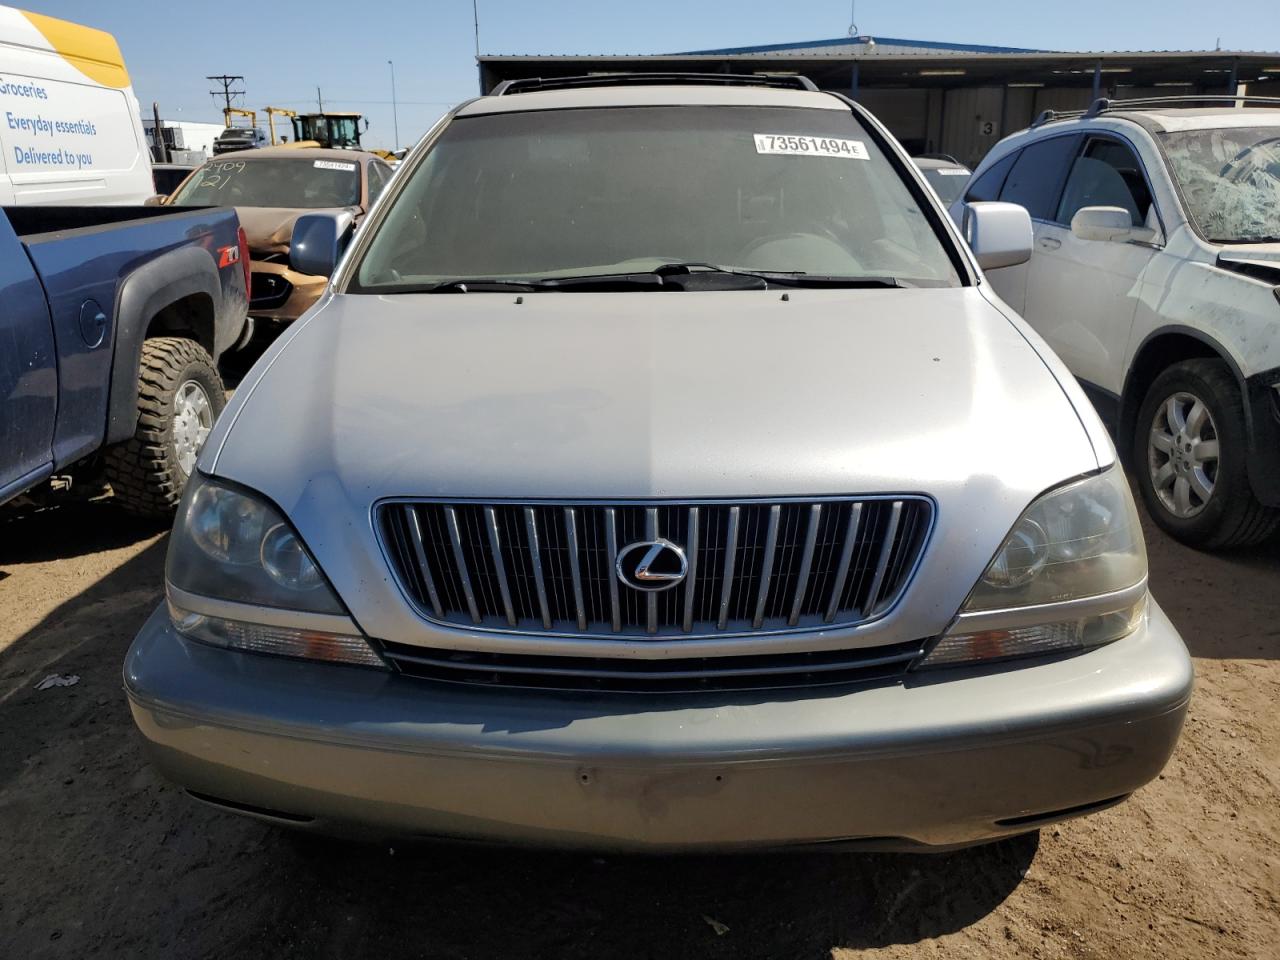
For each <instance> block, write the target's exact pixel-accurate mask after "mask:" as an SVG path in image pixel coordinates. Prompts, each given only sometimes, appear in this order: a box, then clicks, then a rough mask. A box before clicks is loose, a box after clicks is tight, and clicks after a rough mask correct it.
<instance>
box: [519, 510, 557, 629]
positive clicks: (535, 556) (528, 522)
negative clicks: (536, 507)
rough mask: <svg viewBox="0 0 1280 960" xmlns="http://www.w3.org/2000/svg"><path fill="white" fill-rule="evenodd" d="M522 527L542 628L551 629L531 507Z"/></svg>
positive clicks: (535, 518)
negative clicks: (526, 539)
mask: <svg viewBox="0 0 1280 960" xmlns="http://www.w3.org/2000/svg"><path fill="white" fill-rule="evenodd" d="M524 525H525V529H526V530H527V531H528V535H529V559H530V560H532V561H533V579H534V582H535V583H536V584H537V589H538V609H539V611H540V612H541V614H542V627H543V629H544V630H550V629H551V608H550V606H549V605H548V604H547V581H546V578H545V577H543V575H542V550H541V548H540V547H539V544H538V515H537V514H536V513H534V511H533V507H525V510H524Z"/></svg>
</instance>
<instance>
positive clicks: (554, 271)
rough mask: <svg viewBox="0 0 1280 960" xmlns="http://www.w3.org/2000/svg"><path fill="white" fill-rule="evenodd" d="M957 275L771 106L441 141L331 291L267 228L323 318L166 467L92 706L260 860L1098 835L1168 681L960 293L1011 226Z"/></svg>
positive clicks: (402, 175)
mask: <svg viewBox="0 0 1280 960" xmlns="http://www.w3.org/2000/svg"><path fill="white" fill-rule="evenodd" d="M967 230H968V231H969V237H968V239H969V241H970V242H969V245H968V246H966V244H965V243H964V242H963V240H962V239H961V237H960V236H959V234H958V233H957V231H956V230H955V228H954V227H953V225H952V223H951V221H950V220H949V218H948V217H947V216H946V213H945V211H944V210H943V209H942V208H941V207H940V205H939V204H938V201H937V200H936V198H935V196H934V194H933V193H932V191H930V190H929V189H928V188H927V186H926V183H925V181H924V180H923V179H922V177H921V175H920V173H919V172H918V171H917V170H916V169H915V167H914V166H913V165H912V163H911V161H910V159H909V158H908V156H907V155H906V154H905V153H904V152H903V151H902V149H901V147H900V146H899V145H898V144H897V143H896V142H895V141H894V140H893V139H892V137H891V136H890V135H889V134H888V133H887V132H886V130H885V128H884V127H883V126H881V124H880V123H878V122H877V121H876V120H875V118H874V117H872V116H871V115H870V114H868V113H867V112H866V111H865V110H864V109H863V108H861V107H860V106H858V105H857V104H854V103H852V102H850V101H849V100H847V99H845V98H843V97H841V96H838V95H835V94H830V93H821V92H818V91H817V90H815V89H814V88H813V87H812V85H810V84H808V82H807V81H803V80H801V79H799V78H762V77H729V76H722V75H717V76H714V77H688V78H682V77H662V78H658V79H657V82H655V80H654V78H629V77H619V76H614V77H590V78H578V79H574V80H555V81H519V82H516V83H513V84H511V85H508V86H505V87H503V88H501V89H500V90H498V91H496V92H495V94H494V95H492V96H487V97H482V98H480V99H477V100H473V101H471V102H469V103H466V104H464V105H462V106H461V107H459V108H457V109H456V110H454V111H453V112H452V113H450V114H449V115H448V116H447V117H445V118H444V119H443V120H442V121H441V122H440V124H439V125H438V126H437V127H435V128H434V129H433V130H432V131H431V132H430V134H429V135H428V136H427V137H426V139H425V140H424V141H423V142H422V143H421V144H420V145H419V146H418V147H417V148H416V149H415V150H414V151H413V153H412V154H411V155H410V156H409V157H408V158H407V159H406V160H405V162H404V164H403V167H402V169H401V171H400V172H399V174H398V175H397V176H396V178H395V179H394V181H393V182H392V184H391V185H390V186H389V187H388V189H387V191H386V193H385V194H384V195H383V196H382V198H381V199H380V200H379V202H378V204H377V205H376V206H375V208H374V209H373V211H372V212H371V213H370V215H369V218H368V220H367V221H366V223H365V224H364V226H363V227H362V229H361V230H360V232H359V234H358V235H357V236H356V237H355V238H354V239H352V240H351V241H350V243H348V242H347V241H348V238H347V236H346V235H345V233H344V232H343V230H342V225H341V223H340V222H339V221H336V220H334V219H333V218H331V217H329V218H327V217H326V216H324V215H311V216H308V217H304V218H302V219H301V220H300V221H299V222H298V225H297V227H296V232H295V236H294V243H293V244H292V252H291V256H292V257H293V259H294V263H295V266H296V267H297V269H299V270H301V271H302V272H305V273H326V274H328V273H331V274H332V280H331V283H330V287H329V289H328V290H327V292H326V293H325V294H324V296H323V297H322V298H321V300H320V302H319V303H318V304H317V305H316V306H315V307H314V308H313V309H312V310H311V311H310V312H309V313H308V314H307V315H306V316H304V317H303V318H302V319H301V320H300V321H299V322H298V323H296V324H295V325H294V326H293V327H292V328H291V329H289V330H288V331H286V333H285V334H284V335H283V336H282V337H281V338H280V339H279V340H277V341H276V343H275V344H274V345H273V346H272V348H271V349H270V351H269V352H268V353H267V355H266V356H264V357H263V359H262V360H261V361H260V362H259V363H258V364H257V365H256V366H255V367H254V369H253V370H252V371H251V372H250V374H249V375H248V377H247V378H246V380H245V381H244V383H243V385H242V386H241V388H240V390H238V391H237V393H236V396H235V399H234V400H233V401H232V403H231V404H230V406H229V407H228V409H227V412H226V414H225V415H224V416H223V417H222V419H221V420H220V421H219V423H218V425H217V427H216V428H215V431H214V433H213V435H212V436H211V438H210V440H209V442H208V443H207V444H206V446H205V448H204V450H203V452H202V454H201V457H200V460H199V463H198V468H199V473H198V476H196V477H193V479H192V482H191V484H190V485H189V487H188V489H187V492H186V494H185V496H184V499H183V502H182V504H181V507H180V510H179V516H178V519H177V521H176V524H175V527H174V531H173V536H172V539H171V541H170V547H169V558H168V565H167V570H166V580H167V582H166V590H167V603H166V604H165V605H164V607H163V608H161V609H159V610H157V611H156V613H155V614H154V616H152V617H151V619H150V620H149V621H148V622H147V623H146V625H145V626H144V627H143V629H142V631H141V633H140V634H139V635H138V637H137V639H136V641H135V642H134V645H133V647H132V649H131V650H130V652H129V655H128V660H127V662H126V665H125V683H126V686H127V689H128V694H129V699H130V702H131V705H132V708H133V713H134V718H135V720H136V722H137V725H138V728H139V729H140V731H141V732H142V734H143V736H144V737H145V739H146V741H147V744H148V746H149V748H150V754H151V756H152V758H153V760H154V762H155V764H156V765H157V766H158V767H159V769H160V770H161V771H162V772H163V773H164V774H165V775H167V776H168V777H169V778H171V779H172V780H174V781H176V782H177V783H179V784H181V785H182V786H184V787H185V788H186V789H187V790H189V791H190V792H191V794H192V795H194V796H196V797H198V798H200V799H201V800H204V801H205V802H208V803H210V804H214V805H216V806H218V807H220V808H223V809H227V810H232V811H237V812H240V813H243V814H246V815H250V816H255V817H259V818H262V819H266V820H270V821H274V822H277V823H281V824H287V825H290V826H293V827H297V828H302V829H314V830H325V831H356V832H361V831H365V832H372V833H375V834H382V835H387V834H391V835H394V834H413V835H433V836H448V837H465V838H485V839H492V840H505V841H521V842H537V843H545V844H552V845H557V846H566V847H568V846H579V847H598V848H599V847H605V848H621V849H691V848H731V847H753V846H757V847H758V846H784V845H795V844H814V843H824V844H830V843H844V844H848V845H850V846H854V847H859V846H861V847H878V848H884V847H893V848H910V849H942V848H947V847H952V846H956V845H963V844H971V843H978V842H983V841H987V840H992V839H996V838H999V837H1003V836H1007V835H1010V834H1014V833H1019V832H1024V831H1027V830H1031V829H1034V828H1036V827H1038V826H1040V825H1041V824H1044V823H1048V822H1052V821H1057V820H1061V819H1065V818H1067V817H1071V816H1077V815H1080V814H1083V813H1088V812H1091V811H1094V810H1098V809H1101V808H1103V807H1106V806H1108V805H1110V804H1113V803H1116V802H1118V801H1119V800H1121V799H1123V798H1124V797H1126V796H1127V795H1129V794H1130V793H1131V792H1133V791H1134V790H1136V789H1137V788H1139V787H1140V786H1142V785H1143V784H1144V783H1146V782H1147V781H1148V780H1150V779H1152V778H1153V777H1155V776H1156V774H1157V773H1158V772H1159V770H1160V769H1161V768H1162V766H1163V765H1164V763H1165V761H1166V760H1167V759H1168V757H1169V755H1170V752H1171V751H1172V749H1173V747H1174V743H1175V741H1176V740H1177V737H1178V733H1179V731H1180V729H1181V726H1182V720H1183V715H1184V713H1185V710H1186V706H1187V701H1188V697H1189V695H1190V690H1191V683H1192V673H1191V665H1190V661H1189V658H1188V656H1187V652H1186V649H1185V647H1184V646H1183V644H1182V641H1181V639H1180V638H1179V636H1178V634H1177V633H1176V632H1175V630H1174V628H1173V627H1172V626H1171V625H1170V623H1169V621H1168V620H1167V619H1166V618H1165V616H1164V614H1163V613H1162V612H1161V611H1160V609H1159V608H1158V607H1157V606H1156V604H1155V603H1154V602H1153V601H1152V600H1151V599H1150V597H1149V596H1148V592H1147V562H1146V553H1145V548H1144V546H1143V540H1142V534H1141V530H1140V528H1139V524H1138V520H1137V517H1136V516H1135V512H1134V504H1133V500H1132V498H1131V496H1130V493H1129V489H1128V487H1127V485H1126V483H1125V479H1124V476H1123V474H1122V473H1121V471H1120V469H1119V467H1118V466H1117V465H1116V458H1115V452H1114V450H1113V448H1112V446H1111V443H1110V441H1109V439H1108V438H1107V434H1106V432H1105V431H1104V429H1103V427H1102V425H1101V424H1100V422H1099V421H1098V419H1097V417H1096V415H1095V414H1094V413H1093V411H1092V409H1091V408H1090V406H1089V403H1088V400H1087V399H1086V398H1085V397H1084V396H1083V394H1082V393H1081V392H1080V390H1079V388H1078V387H1077V385H1076V384H1075V381H1074V380H1073V379H1072V377H1071V376H1070V374H1069V373H1068V372H1067V370H1066V368H1065V367H1063V365H1062V364H1061V362H1060V361H1059V360H1058V359H1057V358H1056V357H1055V356H1054V355H1053V354H1052V353H1051V352H1050V351H1049V350H1048V349H1047V348H1046V346H1045V345H1044V343H1043V341H1041V340H1040V339H1039V338H1038V337H1037V336H1036V335H1035V334H1034V333H1033V332H1032V331H1031V330H1030V329H1029V328H1028V327H1027V326H1026V325H1025V324H1024V323H1023V322H1022V321H1021V320H1020V319H1019V318H1018V317H1017V316H1016V315H1015V314H1014V313H1013V312H1012V311H1011V310H1010V309H1009V308H1008V307H1007V306H1006V305H1005V304H1004V303H1003V302H1002V301H1000V300H999V299H998V298H997V297H996V296H995V295H994V294H993V293H992V291H991V289H990V287H989V285H988V284H987V283H986V282H985V280H984V278H983V275H982V268H983V267H990V266H998V265H1004V264H1010V263H1015V262H1018V261H1019V260H1025V259H1026V258H1027V256H1028V255H1029V251H1030V234H1031V228H1030V222H1029V220H1028V217H1027V214H1026V212H1025V210H1023V209H1021V208H1018V207H1015V206H1011V205H1008V204H1000V203H989V204H975V205H974V207H973V209H972V210H971V211H970V216H969V217H968V219H967ZM344 246H346V247H348V249H346V250H345V253H342V250H343V247H344ZM340 253H342V255H341V257H340V258H339V254H340ZM339 259H340V262H338V261H339Z"/></svg>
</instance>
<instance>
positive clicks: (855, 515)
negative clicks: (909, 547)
mask: <svg viewBox="0 0 1280 960" xmlns="http://www.w3.org/2000/svg"><path fill="white" fill-rule="evenodd" d="M861 529H862V504H860V503H855V504H852V505H851V506H850V507H849V527H848V529H847V530H845V534H844V547H843V548H842V549H841V551H840V566H839V568H837V570H836V582H835V585H834V586H833V587H832V588H831V599H830V600H829V601H828V602H827V612H826V615H825V616H824V617H823V618H822V620H823V622H824V623H831V621H833V620H834V619H835V618H836V612H837V611H838V610H839V609H840V597H841V596H842V595H843V594H844V585H845V582H846V581H847V580H848V579H849V565H850V564H851V563H852V562H853V549H854V547H855V546H857V543H858V531H859V530H861Z"/></svg>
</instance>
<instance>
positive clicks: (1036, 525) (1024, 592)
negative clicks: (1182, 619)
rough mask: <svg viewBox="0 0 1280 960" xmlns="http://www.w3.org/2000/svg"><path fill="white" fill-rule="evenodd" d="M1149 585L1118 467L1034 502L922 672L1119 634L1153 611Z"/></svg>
mask: <svg viewBox="0 0 1280 960" xmlns="http://www.w3.org/2000/svg"><path fill="white" fill-rule="evenodd" d="M1146 581H1147V552H1146V546H1145V544H1144V543H1143V539H1142V527H1141V526H1140V524H1139V521H1138V513H1137V510H1136V508H1135V507H1134V504H1133V496H1132V495H1131V494H1130V492H1129V486H1128V483H1127V482H1126V481H1125V478H1124V473H1123V472H1122V471H1121V469H1120V468H1119V466H1115V467H1112V468H1111V469H1110V470H1108V471H1107V472H1106V473H1103V474H1099V475H1098V476H1096V477H1089V478H1087V479H1085V480H1078V481H1076V482H1074V483H1070V484H1067V485H1066V486H1064V487H1059V488H1057V489H1056V490H1051V491H1049V492H1048V493H1046V494H1044V495H1043V496H1041V497H1040V498H1039V499H1037V500H1036V501H1035V502H1034V503H1033V504H1032V505H1031V506H1030V507H1028V508H1027V510H1026V511H1025V512H1024V513H1023V514H1022V516H1021V517H1019V518H1018V522H1017V523H1016V524H1014V526H1013V530H1011V531H1010V533H1009V536H1008V537H1007V538H1006V539H1005V542H1004V543H1003V544H1002V545H1001V547H1000V549H999V551H997V553H996V555H995V557H994V558H993V559H992V561H991V563H990V565H988V567H987V569H986V571H985V572H984V573H983V575H982V578H981V579H980V580H979V581H978V583H977V585H976V586H975V587H974V588H973V591H972V592H971V593H970V594H969V598H968V600H966V601H965V604H964V606H963V607H962V608H961V610H960V615H959V616H958V617H956V620H955V622H954V623H953V624H952V625H951V627H950V628H949V629H948V630H947V632H946V633H945V634H943V635H942V637H941V638H939V640H938V642H937V643H936V644H935V645H934V647H933V649H932V650H930V651H929V653H928V654H927V655H926V656H925V657H924V658H923V659H922V660H921V661H920V662H919V663H918V664H917V669H919V668H921V667H937V666H950V665H953V664H957V663H969V662H975V661H984V660H999V659H1007V658H1009V657H1019V656H1032V655H1036V654H1045V653H1054V652H1061V651H1071V650H1083V649H1087V648H1089V647H1095V646H1100V645H1101V644H1104V643H1110V642H1111V641H1112V640H1118V639H1119V638H1120V637H1123V636H1126V635H1127V634H1129V633H1132V632H1133V630H1135V629H1136V628H1137V627H1138V625H1139V624H1140V623H1141V622H1142V619H1143V618H1144V617H1145V616H1146V611H1147V589H1146Z"/></svg>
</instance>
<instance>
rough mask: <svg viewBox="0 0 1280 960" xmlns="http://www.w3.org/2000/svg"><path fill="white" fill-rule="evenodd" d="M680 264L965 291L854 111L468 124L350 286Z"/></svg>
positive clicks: (447, 143)
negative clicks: (891, 281)
mask: <svg viewBox="0 0 1280 960" xmlns="http://www.w3.org/2000/svg"><path fill="white" fill-rule="evenodd" d="M673 262H697V263H700V264H711V265H716V266H719V267H730V268H734V269H738V270H756V271H774V272H794V271H799V272H803V273H806V274H815V275H826V276H840V277H845V276H850V277H864V276H872V275H874V276H878V277H891V278H894V279H899V280H902V281H904V282H910V281H917V282H922V283H934V284H937V283H945V284H956V283H959V279H958V277H957V275H956V273H955V270H954V268H953V266H952V263H951V260H950V259H949V257H948V255H947V250H946V248H945V247H944V246H943V243H942V241H941V240H940V239H939V238H938V236H937V234H936V233H935V232H934V227H933V225H932V224H931V223H930V220H929V219H928V218H927V217H926V216H925V214H924V212H923V211H922V209H921V207H920V205H919V204H918V203H917V202H916V200H915V199H914V198H913V197H912V195H911V193H910V191H909V190H908V188H907V186H906V184H905V183H904V181H903V179H902V178H901V176H900V175H899V174H898V173H897V172H896V171H895V170H894V169H893V167H892V166H891V165H890V163H889V161H888V160H887V159H886V158H885V156H884V155H883V154H882V153H881V152H880V149H879V148H878V147H877V145H876V143H875V142H874V140H873V139H872V138H871V137H870V136H869V135H868V133H867V132H866V130H865V128H863V127H862V125H861V124H860V123H859V122H858V120H857V119H856V117H854V116H853V115H852V114H851V113H849V112H846V111H844V110H820V109H796V108H759V107H723V106H717V107H625V108H612V109H582V110H556V111H528V112H520V113H510V114H499V115H481V116H475V117H463V118H458V119H457V120H455V121H454V122H453V123H452V124H451V125H450V126H449V128H448V129H447V130H446V131H445V133H444V134H443V135H442V137H441V139H440V140H439V141H438V142H437V143H436V144H435V146H434V147H433V148H432V149H431V151H430V153H429V154H428V155H427V156H426V157H425V158H424V159H423V161H422V163H421V164H419V165H418V166H417V167H415V168H414V169H413V170H412V171H411V172H410V175H409V180H408V182H407V183H406V184H405V187H404V189H403V192H402V193H400V194H399V195H398V196H397V197H396V198H395V202H394V203H393V204H392V206H391V208H390V210H389V213H388V215H387V218H386V220H384V221H383V222H382V223H381V224H380V225H379V227H378V228H377V229H376V232H375V233H374V235H373V237H372V238H371V241H370V244H369V247H368V248H367V250H366V252H365V254H364V256H363V258H362V259H361V261H360V263H359V265H358V267H357V269H356V274H355V279H354V282H353V283H352V284H351V287H350V289H351V290H352V291H353V292H371V293H372V292H394V290H395V289H396V288H401V289H410V288H414V287H418V288H420V287H421V286H422V284H424V283H431V282H433V281H434V282H439V281H443V280H448V279H455V280H456V279H460V278H491V279H493V278H520V279H538V278H554V277H568V276H591V275H605V274H617V273H620V272H628V271H636V272H640V271H646V270H652V269H655V268H657V267H660V266H661V265H663V264H668V263H673Z"/></svg>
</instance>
